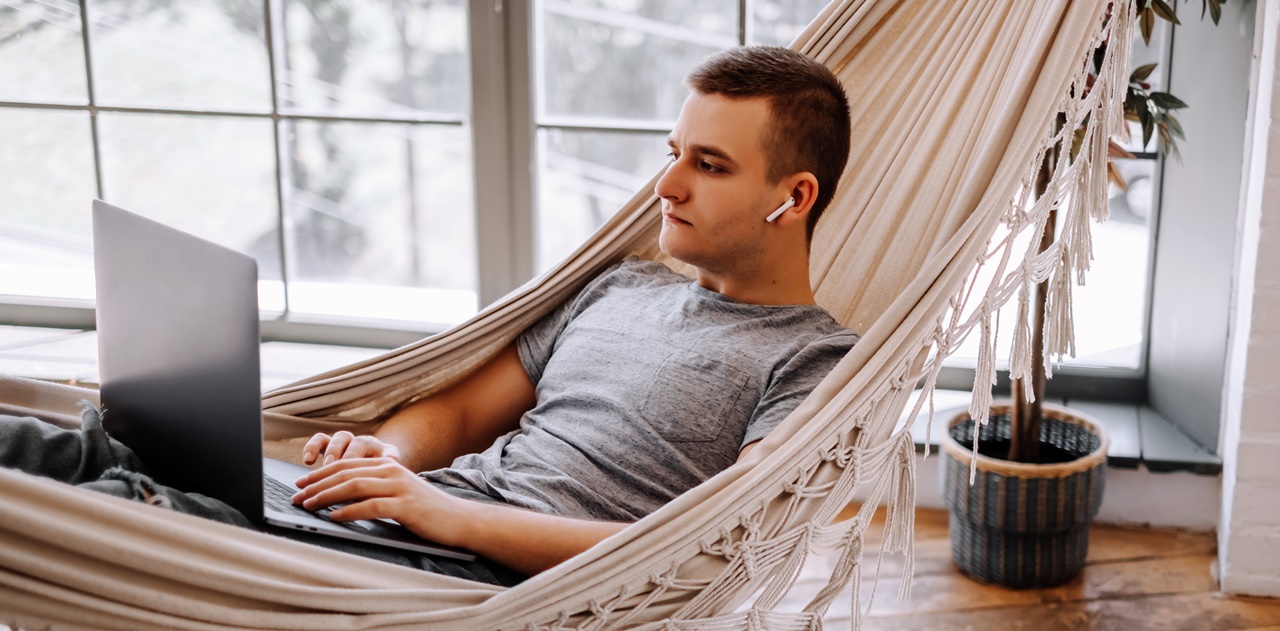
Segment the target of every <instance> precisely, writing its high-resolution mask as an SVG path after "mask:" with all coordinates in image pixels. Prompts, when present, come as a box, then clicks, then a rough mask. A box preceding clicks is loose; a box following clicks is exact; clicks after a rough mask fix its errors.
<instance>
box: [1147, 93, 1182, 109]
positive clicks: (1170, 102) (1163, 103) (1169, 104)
mask: <svg viewBox="0 0 1280 631" xmlns="http://www.w3.org/2000/svg"><path fill="white" fill-rule="evenodd" d="M1151 102H1152V103H1155V104H1156V107H1158V108H1160V109H1162V110H1180V109H1182V108H1184V107H1186V106H1187V104H1186V103H1184V102H1183V101H1182V99H1180V98H1178V97H1176V96H1174V95H1172V94H1169V93H1168V92H1152V93H1151Z"/></svg>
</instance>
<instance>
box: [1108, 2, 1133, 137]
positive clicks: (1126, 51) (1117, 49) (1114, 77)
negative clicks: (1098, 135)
mask: <svg viewBox="0 0 1280 631" xmlns="http://www.w3.org/2000/svg"><path fill="white" fill-rule="evenodd" d="M1136 11H1137V3H1136V2H1114V3H1112V4H1111V12H1112V14H1111V20H1112V24H1111V27H1110V33H1108V36H1109V37H1110V39H1109V40H1108V42H1109V44H1110V45H1109V47H1108V50H1107V57H1108V58H1109V59H1104V60H1103V65H1104V66H1105V65H1106V64H1107V63H1108V62H1109V63H1110V70H1111V72H1110V73H1108V76H1107V78H1108V80H1109V83H1108V85H1107V88H1106V89H1107V90H1108V91H1114V93H1113V94H1111V95H1110V96H1111V98H1110V99H1107V119H1108V121H1107V122H1108V123H1110V124H1109V125H1107V135H1108V136H1123V135H1125V134H1126V132H1127V131H1128V130H1127V125H1128V123H1126V122H1125V120H1124V99H1123V98H1116V93H1121V92H1122V91H1123V90H1124V89H1125V88H1126V87H1127V86H1128V85H1129V75H1128V74H1127V73H1126V71H1127V70H1128V68H1129V63H1128V61H1129V60H1130V59H1132V58H1133V21H1134V17H1135V16H1134V13H1135V12H1136ZM1100 78H1101V77H1100Z"/></svg>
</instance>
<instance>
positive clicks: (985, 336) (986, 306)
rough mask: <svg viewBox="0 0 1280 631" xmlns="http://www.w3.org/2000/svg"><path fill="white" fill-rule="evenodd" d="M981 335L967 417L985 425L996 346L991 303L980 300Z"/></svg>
mask: <svg viewBox="0 0 1280 631" xmlns="http://www.w3.org/2000/svg"><path fill="white" fill-rule="evenodd" d="M979 325H980V326H981V327H982V329H981V330H982V336H981V338H980V340H979V345H978V367H977V369H976V370H974V373H973V400H972V401H971V402H970V403H969V418H972V419H974V421H975V422H977V423H978V425H986V423H987V415H988V414H989V413H990V411H991V388H992V387H993V386H995V385H996V361H995V356H996V347H995V340H994V339H993V337H992V335H991V303H990V302H989V301H986V300H984V301H983V302H982V315H981V319H980V320H979Z"/></svg>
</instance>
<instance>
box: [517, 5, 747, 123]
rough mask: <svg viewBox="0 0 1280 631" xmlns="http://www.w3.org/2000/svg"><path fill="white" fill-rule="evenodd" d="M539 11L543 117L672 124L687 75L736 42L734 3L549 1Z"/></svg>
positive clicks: (736, 10)
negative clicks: (581, 2) (706, 59)
mask: <svg viewBox="0 0 1280 631" xmlns="http://www.w3.org/2000/svg"><path fill="white" fill-rule="evenodd" d="M539 11H540V15H539V16H538V17H539V19H538V24H539V26H540V31H539V32H538V33H537V41H538V49H539V50H538V53H539V55H538V56H539V67H538V70H537V76H538V80H539V89H538V90H537V94H538V97H539V101H540V109H539V112H540V113H541V114H542V115H549V116H591V117H606V118H625V119H641V120H675V118H676V116H677V115H678V114H679V113H680V105H681V103H683V102H684V98H685V96H686V95H687V93H688V92H687V90H686V89H685V87H684V85H682V83H681V80H682V79H684V75H685V73H687V72H688V71H689V69H690V68H692V67H694V66H695V65H697V64H698V62H699V61H702V59H703V58H704V57H706V56H707V55H709V54H711V53H713V52H715V51H717V50H720V49H723V48H727V47H730V46H734V45H736V44H737V43H738V37H737V24H738V2H737V1H736V0H718V1H711V0H701V1H699V2H674V1H671V2H637V1H629V0H613V1H608V0H598V1H597V2H593V3H588V4H578V3H569V2H563V1H561V0H545V1H544V2H542V3H541V4H540V5H539Z"/></svg>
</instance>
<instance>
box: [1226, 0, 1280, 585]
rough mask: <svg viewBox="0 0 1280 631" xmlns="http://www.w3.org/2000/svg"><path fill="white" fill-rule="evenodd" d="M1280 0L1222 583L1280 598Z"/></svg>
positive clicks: (1263, 85)
mask: <svg viewBox="0 0 1280 631" xmlns="http://www.w3.org/2000/svg"><path fill="white" fill-rule="evenodd" d="M1278 30H1280V0H1258V3H1257V20H1256V31H1255V37H1254V63H1253V72H1252V78H1251V89H1250V92H1249V95H1250V96H1249V101H1250V102H1249V114H1248V118H1247V124H1248V127H1247V132H1246V138H1245V151H1244V166H1245V168H1244V176H1243V178H1242V180H1243V181H1242V186H1241V200H1242V201H1241V205H1240V221H1239V222H1238V226H1239V228H1238V230H1237V248H1236V252H1237V255H1238V256H1237V259H1236V265H1235V273H1234V278H1233V290H1232V301H1231V308H1232V312H1231V333H1230V339H1229V342H1228V349H1227V358H1226V369H1227V370H1226V373H1227V375H1226V385H1225V387H1224V389H1223V406H1222V419H1223V433H1222V447H1223V449H1222V456H1223V487H1222V517H1221V528H1220V529H1219V532H1218V538H1219V542H1218V543H1219V545H1218V562H1219V570H1220V577H1221V583H1222V589H1223V590H1224V591H1227V592H1230V593H1243V594H1256V595H1268V596H1280V124H1277V123H1278V122H1280V82H1277V81H1276V80H1275V79H1276V76H1275V75H1276V65H1277V60H1276V55H1277V47H1276V41H1277V35H1278V33H1277V31H1278Z"/></svg>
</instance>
